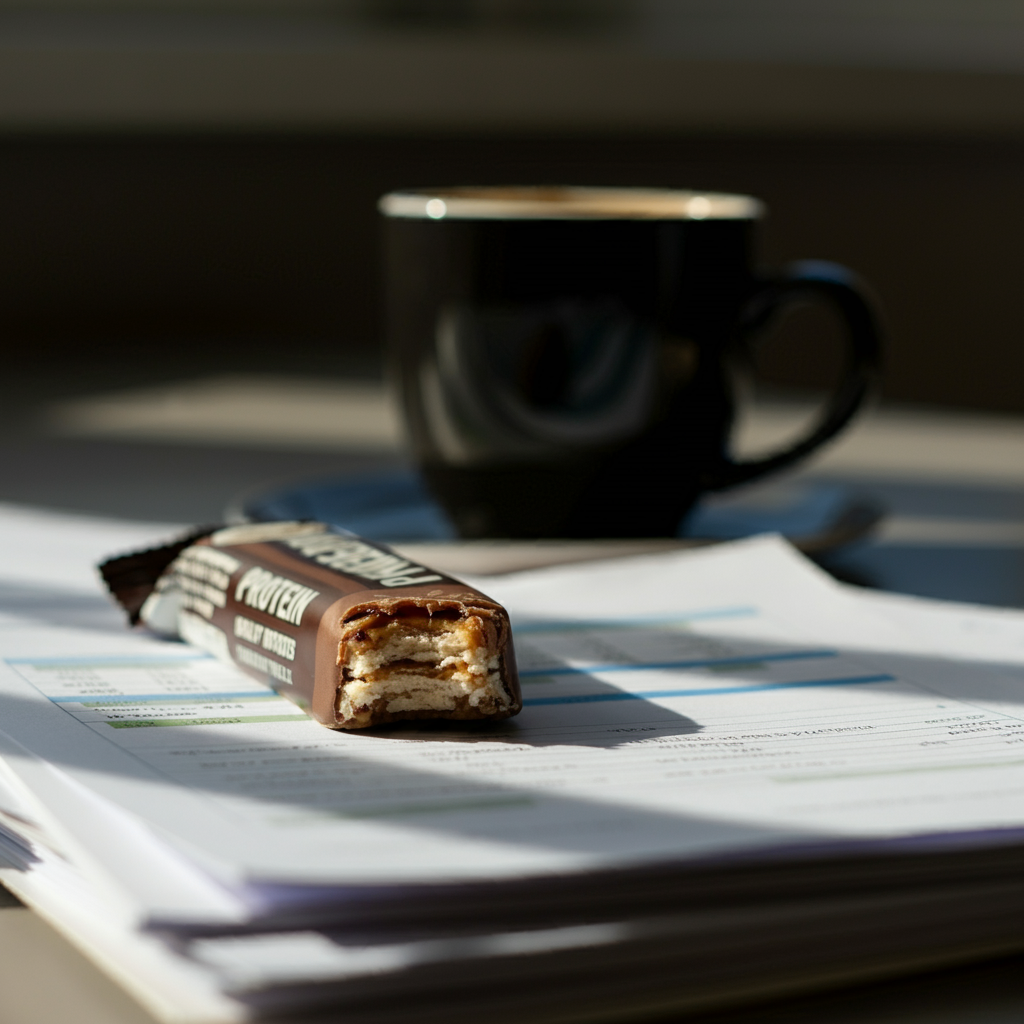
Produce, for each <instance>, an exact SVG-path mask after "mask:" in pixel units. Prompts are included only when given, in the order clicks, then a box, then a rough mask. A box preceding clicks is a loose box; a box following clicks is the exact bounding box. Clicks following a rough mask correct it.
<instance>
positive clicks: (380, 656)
mask: <svg viewBox="0 0 1024 1024" xmlns="http://www.w3.org/2000/svg"><path fill="white" fill-rule="evenodd" d="M100 570H101V572H102V573H103V576H104V578H105V579H106V581H107V584H108V586H109V587H110V589H111V590H112V591H113V593H114V595H115V597H117V598H118V600H119V601H120V602H121V604H122V605H123V606H124V607H125V608H126V610H127V611H128V613H129V617H130V618H131V620H132V621H133V622H135V621H142V622H144V623H145V624H147V625H148V626H150V627H151V628H152V629H154V630H156V631H157V632H161V633H164V634H168V635H175V636H179V637H181V638H182V639H183V640H186V641H188V642H189V643H192V644H195V645H196V646H197V647H201V648H203V649H204V650H207V651H209V652H210V653H211V654H214V655H216V656H217V657H219V658H222V659H224V660H227V661H231V662H233V663H234V664H236V665H238V666H239V667H240V668H242V669H244V670H245V671H246V672H248V673H249V674H250V675H253V676H255V677H256V678H257V679H259V680H260V681H261V682H264V683H267V684H269V685H270V686H272V687H273V688H274V689H275V690H277V691H278V692H279V693H281V694H282V695H284V696H287V697H289V698H290V699H292V700H294V701H295V703H297V704H298V705H299V706H300V707H302V708H303V709H305V710H306V711H307V712H308V713H309V714H310V715H312V717H313V718H315V719H316V720H317V721H318V722H320V723H321V724H323V725H326V726H328V727H329V728H332V729H362V728H365V727H367V726H372V725H381V724H384V723H387V722H394V721H398V720H401V719H412V718H449V719H492V720H495V719H500V718H507V717H509V716H510V715H514V714H517V713H518V712H519V710H520V708H521V707H522V701H521V698H520V693H519V678H518V674H517V672H516V663H515V654H514V652H513V649H512V631H511V627H510V625H509V620H508V614H507V613H506V611H505V609H504V608H502V607H501V605H499V604H497V603H496V602H494V601H492V600H490V598H488V597H486V596H485V595H484V594H482V593H480V592H479V591H478V590H474V589H473V588H472V587H469V586H467V585H466V584H465V583H461V582H459V581H458V580H455V579H452V578H450V577H448V576H445V575H443V574H442V573H438V572H435V571H434V570H432V569H428V568H427V567H425V566H422V565H418V564H416V563H415V562H411V561H409V560H408V559H406V558H402V557H401V556H400V555H397V554H395V553H394V552H393V551H390V550H388V549H387V548H385V547H382V546H380V545H378V544H374V543H372V542H370V541H366V540H362V539H360V538H358V537H355V536H353V535H352V534H348V533H344V532H340V531H338V530H336V529H335V528H333V527H331V526H328V525H325V524H323V523H264V524H256V525H251V526H239V527H228V528H226V529H221V530H213V531H208V532H207V534H206V535H205V536H202V537H200V538H199V539H196V535H195V534H193V535H191V536H190V537H189V538H187V539H186V542H185V543H183V542H180V541H179V542H178V543H177V544H172V545H168V546H167V547H165V548H159V549H153V550H152V551H148V552H138V553H135V554H132V555H126V556H123V557H122V558H116V559H111V560H110V561H108V562H106V563H104V564H103V565H102V566H101V567H100ZM147 574H148V575H147ZM147 580H148V582H147Z"/></svg>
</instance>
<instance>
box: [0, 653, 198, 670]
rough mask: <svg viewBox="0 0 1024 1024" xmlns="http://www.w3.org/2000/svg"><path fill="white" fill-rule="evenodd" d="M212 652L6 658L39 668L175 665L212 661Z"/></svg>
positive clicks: (15, 662) (12, 662)
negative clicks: (178, 663)
mask: <svg viewBox="0 0 1024 1024" xmlns="http://www.w3.org/2000/svg"><path fill="white" fill-rule="evenodd" d="M212 659H213V655H212V654H207V653H206V652H205V651H195V652H192V651H188V652H186V653H185V654H157V655H147V654H142V655H130V654H114V655H110V656H109V657H102V656H98V655H92V654H87V655H85V656H83V657H81V658H5V659H4V661H6V662H7V664H8V665H33V666H36V667H38V668H51V667H52V668H60V667H61V666H67V665H89V666H93V667H95V666H97V665H99V666H102V665H115V666H116V665H174V664H176V663H177V662H179V661H181V662H191V661H210V660H212Z"/></svg>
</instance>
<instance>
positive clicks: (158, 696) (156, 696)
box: [50, 690, 277, 704]
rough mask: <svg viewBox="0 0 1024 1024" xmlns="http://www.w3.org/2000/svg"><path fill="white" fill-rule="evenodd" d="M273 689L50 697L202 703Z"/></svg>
mask: <svg viewBox="0 0 1024 1024" xmlns="http://www.w3.org/2000/svg"><path fill="white" fill-rule="evenodd" d="M276 696H277V694H276V693H275V692H274V691H273V690H245V691H244V692H241V693H139V694H132V693H115V694H113V695H112V696H110V697H108V696H106V694H103V693H83V694H80V695H79V696H77V697H51V698H50V700H52V701H53V703H54V704H145V703H146V702H147V701H166V700H180V701H184V702H185V703H186V704H202V702H203V701H204V700H239V699H240V698H242V697H276Z"/></svg>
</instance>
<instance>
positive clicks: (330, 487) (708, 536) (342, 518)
mask: <svg viewBox="0 0 1024 1024" xmlns="http://www.w3.org/2000/svg"><path fill="white" fill-rule="evenodd" d="M882 515H883V513H882V510H881V508H880V507H879V506H877V505H875V504H872V503H870V502H864V501H860V500H858V499H857V497H856V495H855V494H854V493H853V492H852V491H851V489H850V488H849V487H847V486H845V485H843V484H839V483H832V482H818V481H784V482H777V483H770V484H762V485H760V486H756V487H745V488H742V489H740V490H737V491H732V492H727V493H724V494H719V495H709V496H707V497H706V498H705V499H704V500H702V501H701V502H700V503H699V504H698V505H697V507H696V508H695V509H694V510H693V511H692V512H691V513H690V515H689V516H688V517H687V518H686V519H685V521H684V522H683V524H682V526H681V528H680V530H679V533H678V537H679V538H681V539H694V540H735V539H738V538H741V537H749V536H753V535H755V534H759V533H781V534H782V535H783V536H785V537H787V538H788V539H789V540H791V541H792V542H793V543H794V544H795V545H796V546H797V547H799V548H800V549H801V550H803V551H806V552H808V553H813V554H822V553H825V552H827V551H831V550H835V549H837V548H839V547H842V546H844V545H846V544H849V543H851V542H853V541H855V540H859V539H860V538H862V537H864V536H866V535H867V534H869V533H870V532H871V530H872V529H873V528H874V526H875V525H877V523H878V522H879V521H880V520H881V518H882ZM231 518H232V519H234V520H236V521H238V520H242V521H247V522H268V521H273V520H279V519H312V520H316V521H318V522H325V523H332V524H334V525H337V526H341V527H344V528H345V529H347V530H351V531H352V532H353V533H356V534H358V535H359V536H361V537H366V538H368V539H369V540H379V541H450V540H456V539H457V534H456V532H455V528H454V526H453V525H452V523H451V520H450V519H449V518H448V516H447V514H446V513H445V511H444V510H443V509H442V508H441V506H440V504H438V502H437V501H436V500H435V499H434V498H433V496H432V495H431V494H430V492H429V491H428V490H427V488H426V486H425V485H424V483H423V481H422V479H421V478H420V476H419V474H418V473H416V472H415V471H413V470H397V471H395V470H392V471H389V472H386V473H374V474H368V475H361V476H351V477H344V478H341V479H337V478H336V479H331V480H311V481H306V482H303V483H299V484H295V485H291V486H288V487H284V488H281V489H278V490H273V491H268V492H266V493H263V494H258V495H255V496H250V497H247V498H243V499H242V500H240V501H239V502H237V503H236V505H235V507H234V508H233V509H232V515H231Z"/></svg>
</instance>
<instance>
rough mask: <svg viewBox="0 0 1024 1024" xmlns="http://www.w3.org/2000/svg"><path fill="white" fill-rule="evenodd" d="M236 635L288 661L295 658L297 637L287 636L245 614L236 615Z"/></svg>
mask: <svg viewBox="0 0 1024 1024" xmlns="http://www.w3.org/2000/svg"><path fill="white" fill-rule="evenodd" d="M235 636H236V637H238V639H239V640H244V641H245V642H246V643H248V644H252V645H253V646H254V647H262V648H263V649H264V650H265V651H270V653H271V654H276V655H277V656H278V657H280V658H287V660H288V661H294V660H295V637H293V636H285V634H284V633H278V631H277V630H276V629H271V628H270V627H269V626H264V625H262V624H261V623H259V622H253V621H252V619H247V618H246V617H245V616H244V615H236V616H235Z"/></svg>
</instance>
